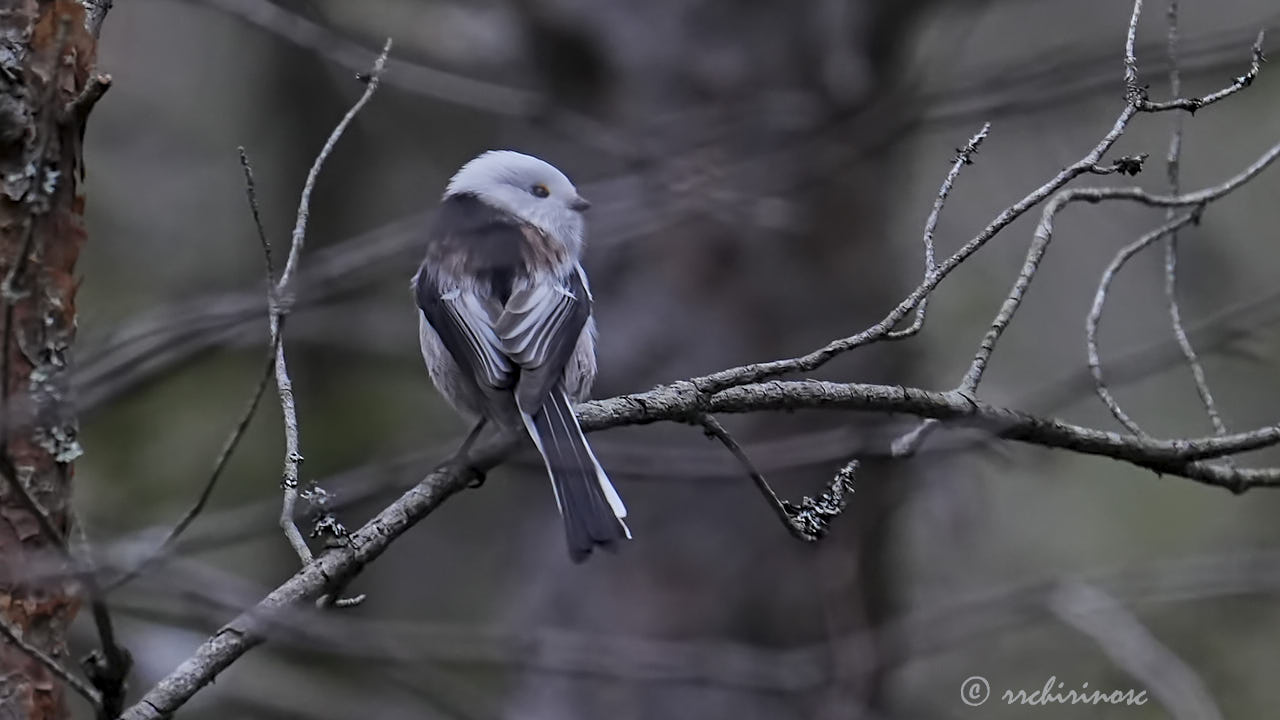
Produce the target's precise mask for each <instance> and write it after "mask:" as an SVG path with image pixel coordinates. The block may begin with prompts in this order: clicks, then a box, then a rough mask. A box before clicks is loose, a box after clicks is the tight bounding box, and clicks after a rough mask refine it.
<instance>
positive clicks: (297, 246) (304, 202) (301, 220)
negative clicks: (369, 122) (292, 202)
mask: <svg viewBox="0 0 1280 720" xmlns="http://www.w3.org/2000/svg"><path fill="white" fill-rule="evenodd" d="M390 52H391V38H387V42H386V43H385V44H384V45H383V46H382V54H380V55H378V59H377V60H375V61H374V63H373V70H372V71H371V72H370V73H369V75H368V80H367V82H366V83H365V89H364V93H363V94H362V95H360V99H359V100H356V103H355V105H352V106H351V109H350V110H348V111H347V114H346V115H344V116H343V117H342V120H340V121H338V125H337V126H336V127H334V128H333V132H331V133H329V139H328V140H326V141H325V143H324V147H322V148H320V154H318V155H316V159H315V162H313V163H312V164H311V170H310V172H308V173H307V181H306V184H304V185H303V187H302V197H301V199H300V200H299V201H298V219H297V222H296V223H295V224H294V226H293V235H292V238H291V242H290V245H289V260H288V261H287V262H286V263H285V266H284V272H282V273H281V274H280V282H279V283H278V284H277V285H276V288H277V292H278V293H279V294H281V295H282V296H283V295H285V294H286V293H287V292H289V291H291V290H292V288H291V284H292V282H293V276H294V274H295V273H296V272H297V270H298V258H299V257H300V256H301V255H302V246H303V243H304V242H305V241H306V237H307V218H308V216H309V215H310V213H311V191H312V190H314V189H315V186H316V178H318V177H319V176H320V168H321V167H323V166H324V161H325V160H327V159H328V158H329V154H330V153H331V152H333V148H334V146H336V145H337V144H338V139H339V138H341V137H342V133H344V132H346V129H347V126H348V125H350V124H351V121H352V119H354V118H355V116H356V113H359V112H360V110H361V109H362V108H364V106H365V104H366V103H368V102H369V98H371V97H373V93H374V92H375V91H376V90H377V89H378V83H379V82H380V81H381V79H382V71H383V70H384V69H385V68H386V65H387V55H388V54H389V53H390Z"/></svg>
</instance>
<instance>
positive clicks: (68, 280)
mask: <svg viewBox="0 0 1280 720" xmlns="http://www.w3.org/2000/svg"><path fill="white" fill-rule="evenodd" d="M95 50H96V43H95V40H94V37H93V35H92V34H91V33H90V32H89V31H88V30H87V29H86V27H85V10H84V7H82V6H81V5H80V4H79V3H77V2H73V1H72V0H6V1H5V2H3V3H0V277H3V278H4V280H3V283H2V284H0V301H2V302H3V313H0V314H2V315H3V325H2V328H0V348H2V350H0V365H2V370H3V378H4V380H3V385H2V386H0V389H2V392H0V405H2V406H3V407H2V408H0V412H2V414H0V439H2V440H3V456H4V462H3V463H0V466H3V467H4V469H5V470H6V473H7V474H8V473H12V475H13V476H16V477H13V476H11V477H8V478H6V480H5V481H4V482H0V615H3V617H4V618H5V619H6V620H7V621H8V622H9V623H10V624H11V625H12V626H13V627H15V628H16V629H19V630H20V631H21V632H22V635H23V637H24V639H25V640H26V641H27V642H29V643H30V644H32V645H34V646H36V647H38V648H40V649H42V650H44V651H45V652H46V653H48V654H49V655H50V656H52V657H53V658H55V659H58V660H60V661H62V662H63V663H64V664H69V663H67V661H66V656H67V654H68V650H67V643H66V639H67V629H68V626H69V625H70V623H71V620H72V619H73V618H74V617H75V614H76V611H77V609H78V608H79V606H80V602H81V598H80V590H79V588H78V587H77V585H76V583H75V582H74V581H73V580H72V573H70V572H62V573H49V572H43V573H36V572H35V566H36V563H39V564H40V566H41V567H42V568H44V569H46V570H47V568H49V567H50V566H51V564H54V563H56V562H61V560H60V559H59V558H61V557H62V556H61V555H60V553H59V551H58V544H59V543H62V542H64V539H65V538H66V537H67V533H68V531H69V529H70V527H71V523H72V521H71V515H70V493H71V477H72V465H71V463H72V461H73V460H74V459H75V457H76V456H77V455H79V453H80V447H79V444H78V443H77V441H76V432H77V425H76V418H75V416H74V411H73V409H72V405H71V403H70V402H69V398H68V396H67V391H66V388H67V383H66V382H65V378H66V377H67V363H68V354H69V351H70V348H71V345H72V341H73V340H74V337H75V295H76V288H77V285H78V283H77V281H76V278H75V276H74V274H73V273H74V269H75V263H76V259H77V257H78V256H79V253H80V248H81V246H82V245H83V244H84V240H85V230H84V197H83V196H82V195H81V193H80V190H81V188H80V180H81V179H82V172H83V169H82V165H81V160H80V143H81V138H82V137H83V132H84V121H85V116H86V115H87V110H88V107H87V105H88V104H89V103H88V102H84V103H77V102H76V100H77V98H79V97H80V96H81V93H82V92H83V91H84V89H85V88H86V86H87V84H88V81H89V77H90V72H91V70H92V68H93V63H94V55H95ZM90 99H91V98H90ZM14 482H21V483H22V484H23V485H24V486H25V488H26V493H25V494H26V496H27V497H24V493H22V492H19V491H18V489H17V488H16V487H15V485H14V484H13V483H14ZM29 499H33V500H34V501H35V502H36V504H37V505H38V506H39V508H43V511H44V512H45V514H47V516H48V517H49V519H50V520H51V523H52V527H53V529H55V530H56V531H58V532H59V533H61V534H62V535H61V538H54V537H51V536H50V534H49V533H48V532H47V530H45V529H42V527H41V522H40V520H39V517H38V516H37V515H36V512H39V511H40V510H39V509H35V510H34V511H33V508H32V507H31V504H30V502H29ZM68 570H70V569H68ZM0 668H3V672H2V673H0V708H3V711H2V712H0V715H3V717H5V718H32V719H35V718H65V717H69V716H70V711H69V708H68V703H67V699H66V692H65V689H64V688H63V686H62V684H61V682H59V681H57V680H55V679H54V678H53V677H52V676H51V674H50V672H49V671H48V669H47V668H46V667H45V666H43V665H41V664H40V663H39V662H37V661H35V660H34V659H32V658H31V657H30V656H29V655H27V654H26V653H24V652H23V651H22V650H20V649H18V648H16V647H14V646H13V645H12V644H10V643H0Z"/></svg>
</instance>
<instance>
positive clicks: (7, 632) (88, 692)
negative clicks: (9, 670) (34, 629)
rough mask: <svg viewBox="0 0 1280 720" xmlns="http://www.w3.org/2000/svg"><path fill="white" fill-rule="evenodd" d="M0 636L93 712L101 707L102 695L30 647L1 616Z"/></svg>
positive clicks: (44, 654)
mask: <svg viewBox="0 0 1280 720" xmlns="http://www.w3.org/2000/svg"><path fill="white" fill-rule="evenodd" d="M0 635H4V636H5V638H6V639H8V641H9V642H11V643H13V644H14V645H15V646H17V648H18V649H19V650H21V651H22V652H24V653H26V654H28V655H30V656H31V657H32V658H35V660H37V661H38V662H39V663H40V664H41V665H44V666H45V667H46V668H48V670H49V672H51V673H53V674H54V675H55V676H56V677H57V678H58V679H60V680H62V681H63V682H64V683H66V684H67V686H68V687H70V688H71V689H72V690H75V691H76V692H77V693H79V694H80V695H81V696H82V697H84V699H85V700H88V701H89V704H90V705H92V706H93V707H94V709H95V710H97V709H99V708H101V707H102V693H100V692H98V690H97V689H96V688H94V687H93V686H92V685H90V684H89V683H87V682H85V681H84V680H82V679H81V678H80V677H79V676H78V675H76V674H74V673H72V672H71V671H70V670H68V669H67V668H65V667H63V665H62V663H60V662H58V661H57V660H55V659H54V658H53V657H51V656H50V655H49V654H48V653H46V652H45V651H43V650H41V649H40V648H38V647H36V646H35V645H32V644H31V643H29V642H27V641H26V640H24V639H23V638H22V631H21V630H19V629H18V628H16V627H13V626H12V625H10V624H9V621H8V620H6V619H5V618H4V617H3V616H0Z"/></svg>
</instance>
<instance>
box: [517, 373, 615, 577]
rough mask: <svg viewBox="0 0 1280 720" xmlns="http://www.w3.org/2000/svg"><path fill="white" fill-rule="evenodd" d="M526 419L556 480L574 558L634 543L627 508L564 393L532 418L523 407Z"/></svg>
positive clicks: (550, 397) (547, 400) (557, 391)
mask: <svg viewBox="0 0 1280 720" xmlns="http://www.w3.org/2000/svg"><path fill="white" fill-rule="evenodd" d="M520 416H521V417H522V418H523V419H524V425H525V428H526V429H528V431H529V435H530V436H531V437H532V438H533V443H534V445H536V446H537V447H538V452H539V453H541V454H542V460H543V462H545V463H546V466H547V474H548V475H550V476H551V487H552V489H554V490H555V493H556V504H557V505H558V506H559V507H560V514H561V515H562V516H563V517H564V529H565V534H566V535H567V537H568V540H569V557H571V558H572V559H573V561H574V562H582V561H583V560H585V559H586V558H587V556H588V555H590V554H591V551H592V550H593V549H595V547H596V546H597V545H601V546H604V547H611V546H612V545H613V544H614V543H616V542H617V541H618V540H622V539H624V538H627V539H630V537H631V531H630V530H629V529H628V528H627V525H626V523H625V522H623V520H622V519H623V518H625V517H626V516H627V508H626V506H624V505H623V504H622V498H620V497H619V496H618V491H617V490H614V488H613V483H611V482H609V476H608V475H606V474H605V472H604V469H603V468H601V467H600V462H599V461H597V460H596V456H595V453H593V452H591V446H590V445H588V444H587V438H586V436H584V435H583V434H582V428H581V427H580V426H579V425H578V419H577V417H575V416H574V414H573V407H572V406H571V405H570V404H569V398H568V397H567V396H566V395H565V393H564V390H563V389H561V388H559V387H556V388H553V389H552V390H551V391H550V392H548V393H547V394H546V396H544V397H543V399H542V406H541V407H539V408H538V409H537V412H535V413H533V414H532V415H531V414H530V413H529V412H527V411H526V409H525V408H521V410H520Z"/></svg>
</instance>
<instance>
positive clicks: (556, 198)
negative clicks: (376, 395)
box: [413, 150, 631, 562]
mask: <svg viewBox="0 0 1280 720" xmlns="http://www.w3.org/2000/svg"><path fill="white" fill-rule="evenodd" d="M587 207H589V203H588V202H587V201H586V200H584V199H583V198H582V196H580V195H578V191H577V189H576V188H575V187H574V186H573V183H571V182H570V181H569V178H567V177H565V175H564V173H562V172H560V171H559V170H557V169H556V168H555V167H553V166H551V165H549V164H548V163H545V162H543V161H542V160H539V159H538V158H535V157H530V156H529V155H523V154H521V153H517V152H512V151H509V150H494V151H490V152H486V153H484V154H482V155H480V156H479V157H477V158H475V159H474V160H472V161H471V162H468V163H467V164H466V165H463V166H462V169H461V170H459V171H458V173H457V174H456V175H454V176H453V179H451V180H450V181H449V185H448V188H447V189H446V190H445V193H444V199H443V201H442V203H441V206H440V212H439V214H438V215H437V216H436V220H435V224H434V226H433V227H432V228H431V232H430V235H429V237H428V241H427V254H426V258H425V259H424V260H423V261H422V266H421V267H420V268H419V269H418V273H417V275H415V276H414V278H413V290H414V294H415V296H416V297H417V301H418V307H419V308H421V309H422V313H421V315H420V317H419V322H418V325H419V337H420V340H421V343H422V356H423V358H424V359H425V360H426V363H427V370H428V372H429V373H430V374H431V379H432V381H434V382H435V385H436V388H437V389H439V390H440V393H441V394H442V395H444V397H445V398H446V399H447V400H448V401H449V403H450V404H451V405H452V406H453V407H454V409H456V410H457V411H458V412H459V413H461V414H462V415H464V416H466V417H468V418H470V419H474V420H477V421H478V424H477V426H476V429H475V430H474V431H473V432H472V439H474V437H475V435H476V434H477V433H478V432H479V430H480V429H481V428H482V427H483V426H484V424H485V423H486V422H492V423H493V424H495V425H497V426H498V428H500V429H501V430H503V431H506V432H517V433H521V432H528V433H529V436H530V437H531V438H533V443H534V445H535V446H536V447H537V449H538V452H539V453H541V454H542V459H543V461H544V462H545V464H546V467H547V473H548V475H550V477H551V486H552V488H553V489H554V491H555V496H556V504H557V505H558V506H559V508H560V513H561V515H562V516H563V517H564V526H565V533H566V535H567V537H568V541H569V555H570V557H572V558H573V560H574V561H577V562H580V561H582V560H583V559H585V558H586V557H587V556H588V555H589V554H590V553H591V551H592V549H594V548H595V546H597V545H604V546H609V545H612V544H613V543H614V542H616V541H618V540H620V539H622V538H630V537H631V532H630V531H629V530H628V529H627V526H626V524H625V523H624V522H623V518H624V517H626V514H627V510H626V507H624V506H623V504H622V499H621V498H620V497H618V493H617V491H616V490H614V488H613V484H612V483H610V482H609V477H608V476H607V475H606V474H605V472H604V469H603V468H601V467H600V463H599V461H597V460H596V457H595V454H594V453H593V452H592V451H591V446H590V445H588V444H587V438H586V437H585V436H584V435H583V434H582V428H581V427H579V426H578V421H577V418H576V417H575V416H574V414H573V406H572V404H571V401H581V400H584V399H586V397H587V394H588V392H589V391H590V389H591V383H592V381H593V380H595V375H596V358H595V321H594V320H593V319H592V317H591V302H592V300H591V292H590V290H589V289H588V288H587V276H586V273H584V272H583V270H582V266H581V265H580V264H579V262H578V260H579V257H580V256H581V254H582V234H583V222H582V213H583V211H585V210H586V209H587Z"/></svg>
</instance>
